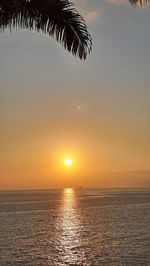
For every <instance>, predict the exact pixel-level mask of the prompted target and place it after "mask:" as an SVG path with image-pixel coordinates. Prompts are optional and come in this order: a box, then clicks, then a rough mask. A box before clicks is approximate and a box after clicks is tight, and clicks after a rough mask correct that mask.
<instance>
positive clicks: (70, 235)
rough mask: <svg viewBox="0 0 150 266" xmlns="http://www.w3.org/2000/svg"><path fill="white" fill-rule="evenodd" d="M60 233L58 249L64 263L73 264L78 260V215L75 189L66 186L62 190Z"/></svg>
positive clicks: (79, 240) (79, 241)
mask: <svg viewBox="0 0 150 266" xmlns="http://www.w3.org/2000/svg"><path fill="white" fill-rule="evenodd" d="M60 217H61V224H60V226H61V234H60V239H59V242H60V250H61V257H62V260H63V261H64V264H65V263H66V264H67V265H70V264H71V265H75V264H74V263H75V262H77V261H79V247H80V244H81V236H80V215H79V214H78V209H77V197H76V191H75V190H74V189H71V188H67V189H65V190H64V191H63V195H62V207H61V214H60ZM66 264H65V265H66Z"/></svg>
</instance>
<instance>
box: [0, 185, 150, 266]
mask: <svg viewBox="0 0 150 266" xmlns="http://www.w3.org/2000/svg"><path fill="white" fill-rule="evenodd" d="M9 265H11V266H29V265H30V266H34V265H35V266H38V265H40V266H48V265H51V266H55V265H56V266H60V265H62V266H63V265H76V266H77V265H86V266H88V265H93V266H96V265H98V266H99V265H104V266H105V265H108V266H111V265H113V266H117V265H121V266H124V265H128V266H130V265H131V266H134V265H135V266H138V265H150V190H92V189H91V190H86V189H81V190H71V189H70V190H69V189H66V190H49V191H24V192H0V266H9Z"/></svg>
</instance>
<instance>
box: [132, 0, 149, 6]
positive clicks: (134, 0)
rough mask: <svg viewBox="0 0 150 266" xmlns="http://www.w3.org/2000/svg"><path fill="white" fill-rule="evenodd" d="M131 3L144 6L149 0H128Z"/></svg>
mask: <svg viewBox="0 0 150 266" xmlns="http://www.w3.org/2000/svg"><path fill="white" fill-rule="evenodd" d="M129 2H130V3H131V5H138V4H140V5H141V6H145V5H146V4H148V3H150V0H129Z"/></svg>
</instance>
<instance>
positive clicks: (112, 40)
mask: <svg viewBox="0 0 150 266" xmlns="http://www.w3.org/2000/svg"><path fill="white" fill-rule="evenodd" d="M73 2H74V4H75V7H76V8H77V10H78V11H79V12H80V14H82V16H83V17H84V19H85V20H86V21H87V25H88V29H89V31H90V33H91V35H92V37H93V51H92V53H91V54H90V55H89V56H88V59H87V60H86V61H85V62H83V61H80V60H79V59H78V58H75V57H73V56H72V55H70V54H69V53H68V52H67V51H65V50H64V49H63V48H62V47H61V46H60V44H58V43H57V42H56V41H55V40H54V39H52V38H50V37H49V36H46V35H44V34H39V33H35V32H29V31H23V30H22V31H18V32H15V31H12V33H9V32H8V31H6V32H5V33H4V34H3V33H0V189H34V188H38V189H42V188H46V189H47V188H63V187H78V186H83V187H100V188H101V187H150V104H149V103H150V86H149V84H150V75H149V69H150V52H149V46H150V27H149V12H150V7H149V6H146V7H144V8H143V9H141V8H139V7H137V8H135V7H133V6H131V5H130V4H129V3H128V2H127V1H126V0H103V1H99V0H74V1H73ZM66 158H71V159H72V161H73V164H72V166H71V167H70V168H67V167H65V165H64V160H65V159H66Z"/></svg>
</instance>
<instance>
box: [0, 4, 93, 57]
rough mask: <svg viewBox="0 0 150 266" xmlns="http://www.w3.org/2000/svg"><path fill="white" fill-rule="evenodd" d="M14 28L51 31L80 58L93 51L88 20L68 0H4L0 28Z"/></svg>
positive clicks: (51, 34) (0, 7)
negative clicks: (86, 21)
mask: <svg viewBox="0 0 150 266" xmlns="http://www.w3.org/2000/svg"><path fill="white" fill-rule="evenodd" d="M12 27H13V28H16V29H18V28H22V29H29V30H36V31H38V32H40V31H41V32H44V33H46V34H49V35H50V36H52V37H54V38H55V39H56V40H57V41H58V42H59V43H61V44H62V46H63V47H64V48H65V49H67V50H68V51H69V52H70V53H72V54H73V55H75V56H78V57H79V58H80V59H86V57H87V55H88V54H89V53H90V52H91V48H92V39H91V36H90V34H89V32H88V29H87V26H86V23H85V21H84V19H83V18H82V17H81V16H80V15H79V14H78V12H77V11H76V10H75V9H74V7H73V5H72V4H71V3H70V2H69V1H68V0H0V29H2V30H5V29H6V28H10V29H11V28H12Z"/></svg>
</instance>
